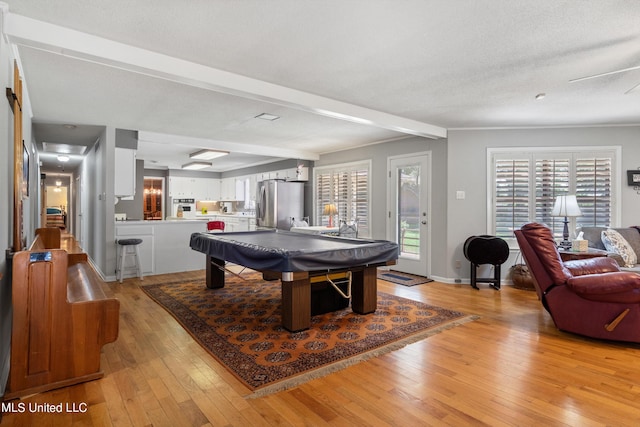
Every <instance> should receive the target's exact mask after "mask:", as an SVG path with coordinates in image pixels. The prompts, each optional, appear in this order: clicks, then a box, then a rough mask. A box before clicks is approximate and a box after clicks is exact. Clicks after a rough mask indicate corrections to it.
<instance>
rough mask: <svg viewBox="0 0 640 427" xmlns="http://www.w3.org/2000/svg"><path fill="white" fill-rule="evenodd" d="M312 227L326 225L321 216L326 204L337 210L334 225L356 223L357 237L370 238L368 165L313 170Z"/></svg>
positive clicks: (338, 166)
mask: <svg viewBox="0 0 640 427" xmlns="http://www.w3.org/2000/svg"><path fill="white" fill-rule="evenodd" d="M314 177H315V178H314V180H315V183H314V187H315V192H316V195H315V200H316V207H315V224H320V225H325V226H326V225H328V224H329V217H328V216H326V215H324V214H323V211H324V207H325V206H326V205H327V204H330V203H331V204H334V205H335V206H336V208H337V209H338V214H337V215H336V216H335V217H334V220H335V221H339V220H343V221H347V222H354V221H356V220H357V221H358V236H361V237H368V236H370V230H369V212H370V208H369V197H370V196H369V163H368V162H367V163H359V164H351V165H343V166H340V165H336V166H333V167H329V168H316V170H315V175H314Z"/></svg>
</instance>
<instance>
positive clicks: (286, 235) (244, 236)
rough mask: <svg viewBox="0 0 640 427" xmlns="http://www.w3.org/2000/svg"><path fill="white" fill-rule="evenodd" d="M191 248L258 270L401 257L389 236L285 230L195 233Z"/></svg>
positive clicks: (324, 266)
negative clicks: (370, 237) (377, 237)
mask: <svg viewBox="0 0 640 427" xmlns="http://www.w3.org/2000/svg"><path fill="white" fill-rule="evenodd" d="M190 246H191V249H193V250H196V251H198V252H202V253H204V254H205V255H208V256H210V257H212V258H217V259H220V260H224V261H229V262H232V263H235V264H239V265H243V266H245V267H249V268H251V269H254V270H258V271H278V272H289V271H318V270H335V269H343V268H348V267H351V266H356V265H369V264H382V263H386V262H389V261H393V260H396V259H398V245H397V244H396V243H393V242H389V241H386V240H368V239H348V238H340V237H334V236H322V235H309V234H302V233H295V232H290V231H282V230H267V231H262V230H261V231H249V232H236V233H193V234H192V235H191V242H190Z"/></svg>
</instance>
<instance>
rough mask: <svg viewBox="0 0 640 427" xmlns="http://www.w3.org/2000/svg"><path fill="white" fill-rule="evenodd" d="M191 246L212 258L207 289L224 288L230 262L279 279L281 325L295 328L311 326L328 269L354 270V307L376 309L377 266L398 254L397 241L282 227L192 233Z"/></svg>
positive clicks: (389, 262) (365, 311)
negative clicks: (315, 294)
mask: <svg viewBox="0 0 640 427" xmlns="http://www.w3.org/2000/svg"><path fill="white" fill-rule="evenodd" d="M190 246H191V249H193V250H196V251H198V252H201V253H203V254H205V255H206V257H207V262H206V277H207V287H208V288H221V287H224V270H223V269H221V268H220V267H223V266H224V264H225V262H232V263H234V264H239V265H242V266H245V267H248V268H251V269H253V270H257V271H260V272H262V274H263V277H264V278H265V279H267V280H273V279H280V280H281V282H282V325H283V326H284V327H285V328H286V329H288V330H290V331H301V330H304V329H308V328H309V326H310V324H311V283H312V281H314V280H322V277H325V276H327V275H329V274H330V275H332V276H334V275H336V274H340V273H346V274H350V275H351V308H352V310H353V311H354V312H356V313H359V314H368V313H373V312H374V311H375V310H376V306H377V272H376V270H377V268H378V267H379V266H384V265H393V264H395V263H396V260H397V259H398V245H397V244H396V243H393V242H389V241H386V240H368V239H349V238H340V237H333V236H322V235H309V234H302V233H294V232H289V231H282V230H268V231H262V230H261V231H249V232H237V233H193V234H192V235H191V241H190ZM347 272H350V273H347ZM318 278H320V279H318Z"/></svg>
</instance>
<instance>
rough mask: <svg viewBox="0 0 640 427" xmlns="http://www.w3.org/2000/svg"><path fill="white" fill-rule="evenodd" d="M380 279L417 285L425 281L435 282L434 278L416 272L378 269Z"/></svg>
mask: <svg viewBox="0 0 640 427" xmlns="http://www.w3.org/2000/svg"><path fill="white" fill-rule="evenodd" d="M378 279H382V280H386V281H387V282H391V283H395V284H397V285H402V286H416V285H422V284H423V283H429V282H433V279H429V278H428V277H424V276H417V275H415V274H409V273H402V272H400V271H395V270H380V269H378Z"/></svg>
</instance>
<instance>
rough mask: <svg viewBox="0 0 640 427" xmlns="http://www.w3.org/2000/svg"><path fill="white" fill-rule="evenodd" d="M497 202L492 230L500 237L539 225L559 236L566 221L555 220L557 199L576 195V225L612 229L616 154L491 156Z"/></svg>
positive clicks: (493, 207)
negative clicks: (531, 223) (547, 227)
mask: <svg viewBox="0 0 640 427" xmlns="http://www.w3.org/2000/svg"><path fill="white" fill-rule="evenodd" d="M491 159H492V161H493V162H492V164H493V179H494V187H493V197H492V204H491V206H490V210H491V218H492V222H493V227H492V228H493V229H492V230H490V232H491V233H492V234H494V235H496V236H499V237H502V238H512V237H513V231H514V230H516V229H518V228H520V227H521V226H522V224H525V223H527V222H530V221H536V222H540V223H544V224H546V225H548V226H549V227H550V228H551V229H552V230H553V232H554V236H556V237H561V236H562V230H563V226H564V224H563V219H564V218H559V217H553V216H551V212H552V209H553V205H554V203H555V199H556V197H557V196H559V195H563V194H575V195H576V198H577V200H578V204H579V206H580V209H581V211H582V216H581V217H578V218H577V221H576V222H577V226H602V227H608V226H610V225H611V222H612V218H613V217H614V210H615V205H614V200H613V193H614V192H613V185H614V180H613V176H614V173H615V171H614V170H613V169H614V164H615V153H614V152H613V151H611V150H601V152H600V151H597V150H596V151H594V152H593V153H586V154H585V153H581V152H578V151H574V152H572V151H571V150H570V149H567V150H566V151H564V150H563V151H549V152H544V151H541V150H532V151H531V152H526V151H524V152H523V151H518V152H508V151H504V150H502V151H500V153H496V154H493V155H492V156H491Z"/></svg>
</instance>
